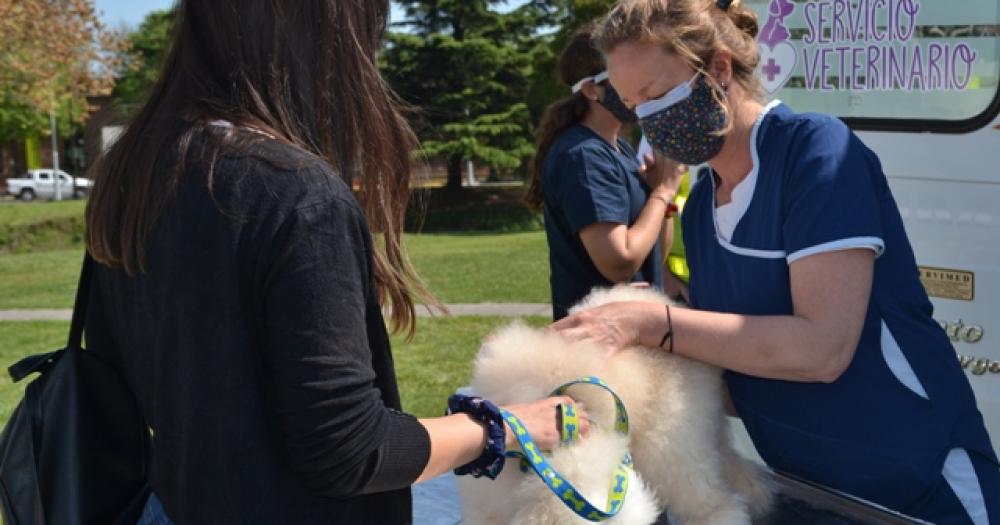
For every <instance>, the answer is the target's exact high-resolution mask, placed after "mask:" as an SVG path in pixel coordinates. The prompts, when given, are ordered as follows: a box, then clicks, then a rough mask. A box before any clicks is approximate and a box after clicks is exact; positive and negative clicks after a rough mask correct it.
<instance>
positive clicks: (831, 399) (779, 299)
mask: <svg viewBox="0 0 1000 525" xmlns="http://www.w3.org/2000/svg"><path fill="white" fill-rule="evenodd" d="M769 108H772V106H769ZM753 144H754V146H755V150H754V152H753V156H754V166H755V167H754V169H756V170H757V183H756V187H755V189H754V193H753V196H752V198H751V201H750V204H749V207H748V208H747V210H746V213H745V214H744V215H743V217H742V219H741V220H740V221H739V223H738V224H737V226H736V229H735V231H734V232H733V235H732V238H731V240H730V241H729V242H727V241H725V240H724V239H723V238H721V237H719V236H718V235H717V233H716V224H715V217H714V212H715V187H714V176H707V177H703V178H701V179H700V180H699V181H698V182H697V184H696V185H695V187H694V188H693V189H692V191H691V196H690V198H689V199H688V201H687V204H686V206H685V209H684V218H683V219H684V242H685V245H686V246H687V255H688V265H689V266H690V268H691V283H690V286H691V288H690V291H691V300H692V304H693V306H694V307H695V308H698V309H702V310H710V311H716V312H731V313H738V314H745V315H791V314H793V313H794V309H793V305H792V297H791V283H790V281H789V267H790V265H792V264H794V262H796V261H798V260H799V259H801V258H804V257H808V256H810V255H813V254H817V253H824V252H829V251H833V250H837V249H842V248H843V247H848V246H855V247H856V246H866V245H867V246H877V247H879V248H880V249H881V250H880V251H881V253H880V254H879V256H878V259H877V260H876V262H875V274H874V282H873V285H872V293H871V299H870V301H869V304H868V308H867V313H866V316H865V324H864V329H863V331H862V334H861V340H860V342H859V343H858V348H857V351H856V354H855V356H854V359H853V361H852V362H851V364H850V365H849V367H848V369H847V371H846V372H845V373H844V374H843V376H841V377H840V378H839V379H838V380H837V381H835V382H833V383H832V384H819V383H797V382H791V381H779V380H770V379H762V378H756V377H750V376H746V375H743V374H738V373H734V372H727V373H726V382H727V385H728V386H729V390H730V392H731V394H732V398H733V402H734V406H735V407H736V409H737V412H739V414H740V416H741V418H742V420H743V422H744V424H745V425H746V428H747V431H748V433H749V434H750V437H751V438H752V439H753V442H754V445H755V446H756V448H757V450H758V452H759V453H760V455H761V457H762V458H763V459H764V460H765V461H766V462H767V463H768V464H769V465H771V466H772V467H773V468H775V469H778V470H781V471H785V472H788V473H791V474H794V475H797V476H800V477H803V478H806V479H809V480H812V481H815V482H818V483H822V484H824V485H827V486H829V487H832V488H836V489H839V490H843V491H845V492H848V493H851V494H854V495H857V496H860V497H863V498H865V499H868V500H870V501H873V502H876V503H879V504H882V505H885V506H887V507H890V508H893V509H897V510H901V511H903V512H906V511H907V509H908V508H912V507H913V506H914V505H917V504H918V503H919V500H920V498H921V497H922V496H923V495H925V494H926V493H927V492H928V490H929V489H930V488H931V487H933V486H935V485H936V484H937V483H938V482H939V480H940V479H941V470H942V467H943V464H944V461H945V457H946V456H947V454H948V451H949V450H951V449H952V448H965V449H966V450H967V451H968V452H969V453H970V454H978V455H980V456H981V457H983V458H986V459H987V460H988V461H990V462H993V463H994V464H995V463H996V461H997V460H996V456H995V455H994V452H993V448H992V446H991V445H990V440H989V436H988V435H987V433H986V428H985V426H984V424H983V418H982V415H981V414H980V413H979V411H978V409H977V408H976V402H975V398H974V394H973V391H972V388H971V386H970V385H969V381H968V378H967V377H966V376H965V374H964V373H963V372H962V370H961V368H960V366H959V362H958V359H957V357H956V352H955V349H954V348H953V347H952V345H951V342H950V341H949V339H948V337H947V335H946V334H945V332H944V330H942V329H941V327H940V326H939V325H938V324H937V323H936V322H935V321H934V319H933V317H932V313H933V307H932V306H931V302H930V300H929V299H928V297H927V293H926V292H925V291H924V288H923V286H922V285H921V283H920V280H919V274H918V271H917V264H916V260H915V257H914V254H913V250H912V248H911V247H910V243H909V240H908V239H907V237H906V232H905V231H904V229H903V222H902V219H901V217H900V214H899V210H898V209H897V207H896V203H895V201H894V199H893V197H892V194H891V192H890V190H889V186H888V182H887V180H886V178H885V175H884V174H883V172H882V168H881V165H880V163H879V160H878V158H877V156H876V155H875V154H874V153H873V152H872V151H871V150H869V149H868V148H867V147H866V146H865V145H864V144H863V143H862V142H861V141H860V140H859V139H858V138H857V136H855V135H854V133H853V132H851V130H850V129H848V128H847V127H846V126H845V125H844V124H843V123H842V122H841V121H839V120H837V119H835V118H832V117H828V116H825V115H816V114H795V113H793V112H792V111H791V110H790V109H789V108H788V107H787V106H785V105H782V104H778V105H776V106H773V108H772V109H770V111H769V112H768V113H767V114H766V116H764V117H763V118H762V120H761V121H760V123H759V124H758V126H757V128H755V131H754V134H753ZM732 351H734V352H738V351H739V348H733V349H732ZM802 351H803V352H806V351H808V349H806V348H803V349H802Z"/></svg>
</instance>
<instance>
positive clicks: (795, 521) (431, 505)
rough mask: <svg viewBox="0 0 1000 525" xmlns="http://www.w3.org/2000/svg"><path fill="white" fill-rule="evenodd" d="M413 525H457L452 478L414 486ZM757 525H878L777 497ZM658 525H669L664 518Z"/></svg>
mask: <svg viewBox="0 0 1000 525" xmlns="http://www.w3.org/2000/svg"><path fill="white" fill-rule="evenodd" d="M413 523H414V525H459V524H461V523H462V513H461V509H460V507H459V502H458V487H457V485H456V484H455V477H454V476H453V475H451V474H446V475H443V476H440V477H438V478H435V479H433V480H431V481H428V482H426V483H422V484H420V485H416V486H414V487H413ZM757 523H758V524H759V525H802V524H803V523H810V524H814V525H862V524H868V523H878V522H872V521H868V520H865V521H858V520H855V519H853V518H848V517H844V516H841V515H838V514H835V513H833V512H829V511H826V510H819V509H817V508H815V507H813V506H812V505H810V504H809V503H807V502H805V501H802V500H797V499H793V498H790V497H788V496H785V495H783V494H782V495H779V496H778V499H777V501H776V505H775V509H774V511H772V512H771V514H770V515H769V516H768V517H767V518H765V519H762V520H759V521H758V522H757ZM660 525H669V520H667V519H665V518H664V519H663V520H661V522H660Z"/></svg>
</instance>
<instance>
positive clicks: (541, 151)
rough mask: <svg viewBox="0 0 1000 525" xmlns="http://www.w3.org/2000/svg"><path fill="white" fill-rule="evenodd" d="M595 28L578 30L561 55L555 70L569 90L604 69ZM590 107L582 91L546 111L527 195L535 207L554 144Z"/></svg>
mask: <svg viewBox="0 0 1000 525" xmlns="http://www.w3.org/2000/svg"><path fill="white" fill-rule="evenodd" d="M594 30H595V26H594V25H593V24H589V25H587V26H584V27H583V28H581V29H580V30H578V31H577V32H576V33H575V34H574V35H573V37H572V38H571V39H570V41H569V44H567V45H566V48H565V49H563V51H562V53H561V54H560V55H559V62H558V64H557V66H556V69H557V71H558V73H559V80H560V81H561V82H562V83H563V84H565V85H566V86H567V89H568V88H569V86H572V85H573V84H576V83H577V82H578V81H579V80H580V79H582V78H585V77H589V76H593V75H596V74H598V73H600V72H601V71H604V57H603V55H601V52H600V51H598V50H597V48H596V47H595V46H594V42H593V35H594ZM588 110H589V103H588V102H587V98H586V97H585V96H583V93H582V92H581V93H576V94H572V95H569V96H567V97H565V98H563V99H560V100H558V101H556V102H555V103H553V104H552V105H551V106H549V107H548V109H546V110H545V115H544V116H542V122H541V124H539V125H538V130H537V131H536V132H535V145H536V148H535V159H534V164H533V169H532V173H531V183H530V185H529V186H528V192H527V194H525V197H524V202H525V203H526V204H527V205H528V207H529V208H531V209H532V210H534V211H541V210H542V207H543V204H544V197H543V195H542V176H543V172H544V170H545V158H546V157H547V156H548V154H549V150H550V149H551V148H552V144H553V143H555V141H556V139H557V138H559V135H562V133H563V132H564V131H566V130H567V129H569V128H570V127H571V126H574V125H576V124H578V123H579V122H580V121H581V120H583V118H584V117H585V116H587V111H588Z"/></svg>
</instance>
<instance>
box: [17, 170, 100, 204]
mask: <svg viewBox="0 0 1000 525" xmlns="http://www.w3.org/2000/svg"><path fill="white" fill-rule="evenodd" d="M57 179H58V181H59V190H60V192H61V193H62V196H63V197H67V198H68V197H73V198H77V199H79V198H83V197H85V196H86V195H87V193H89V192H90V188H91V187H92V186H93V185H94V183H93V182H92V181H91V180H90V179H85V178H82V177H77V178H75V179H74V178H73V176H72V175H70V174H69V173H66V172H65V171H62V170H59V172H58V173H55V174H53V170H51V169H41V170H31V171H29V172H28V173H26V174H24V175H23V176H21V177H18V178H15V179H7V192H6V193H7V194H9V195H13V196H15V197H17V198H19V199H21V200H23V201H32V200H35V199H36V198H47V199H50V198H53V197H54V196H55V194H56V180H57Z"/></svg>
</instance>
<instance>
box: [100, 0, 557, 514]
mask: <svg viewBox="0 0 1000 525" xmlns="http://www.w3.org/2000/svg"><path fill="white" fill-rule="evenodd" d="M388 12H389V3H388V1H386V0H380V1H373V0H355V1H343V0H299V1H295V2H272V1H266V0H212V1H208V2H206V1H194V0H190V1H189V0H182V1H181V2H180V3H179V4H178V6H177V15H178V20H177V26H176V33H175V36H174V41H173V45H172V48H171V51H170V53H169V56H168V58H167V61H166V64H165V66H164V69H163V72H162V78H161V80H160V81H159V83H158V84H157V85H156V87H155V89H154V91H153V93H152V96H151V97H150V99H149V101H148V102H147V103H146V105H145V106H144V107H143V108H142V110H141V111H140V112H139V113H138V115H137V116H136V117H135V119H134V121H133V122H132V123H131V125H130V126H129V127H128V129H127V130H126V132H125V133H124V135H123V136H122V138H121V140H120V141H119V142H118V143H117V144H116V145H115V146H114V147H113V148H112V149H111V151H110V152H109V153H108V154H107V156H106V157H105V158H104V159H103V160H102V161H101V162H100V164H99V165H98V166H97V167H96V168H95V173H94V175H95V178H96V182H95V188H94V192H93V195H92V197H91V200H90V203H89V205H88V208H87V245H88V248H89V250H90V253H91V254H92V256H93V258H94V259H95V260H96V261H97V262H98V263H100V264H99V265H98V267H97V269H96V271H95V274H96V275H95V281H94V283H93V288H94V290H95V292H94V293H92V294H91V297H92V304H91V305H90V310H89V312H90V316H89V318H88V320H87V326H86V334H87V342H88V348H89V349H91V350H93V351H95V352H99V353H101V354H102V355H104V356H105V357H107V358H108V360H109V361H110V362H112V363H115V364H116V365H118V367H119V368H120V369H121V371H122V373H123V375H124V377H125V378H126V380H127V382H128V384H129V385H130V386H131V388H132V390H133V392H134V393H135V395H136V398H137V401H138V403H139V406H140V408H141V410H142V412H143V415H144V416H145V418H146V420H147V422H148V424H149V426H150V428H151V430H152V432H153V451H152V457H151V475H150V479H149V483H150V485H151V487H152V490H153V493H154V496H153V497H151V498H150V500H149V502H148V504H147V506H146V514H145V517H144V518H143V519H144V520H152V521H151V522H153V523H169V521H168V518H167V516H169V519H170V520H176V521H178V522H182V523H198V522H204V523H380V524H386V523H409V522H410V521H411V520H412V517H411V509H410V493H409V489H408V487H409V485H410V484H412V483H414V482H416V481H420V480H424V479H428V478H431V477H433V476H436V475H438V474H440V473H443V472H446V471H448V470H451V469H453V468H456V467H460V468H462V469H465V470H467V471H468V470H472V471H475V472H477V473H482V472H485V473H487V474H489V473H491V472H492V473H494V474H495V469H496V467H497V462H498V461H497V454H498V453H501V454H502V451H503V445H504V444H505V443H511V444H512V443H513V441H512V439H511V437H510V436H509V434H508V435H505V434H504V430H505V427H504V426H503V423H502V422H498V417H497V415H498V410H497V409H496V408H495V407H492V405H489V404H486V403H480V402H477V401H475V400H468V399H464V400H460V401H461V402H460V403H457V404H456V405H455V406H453V407H452V408H453V409H454V410H456V411H457V412H467V413H460V414H457V415H452V416H448V417H444V418H437V419H427V420H419V421H418V420H417V419H415V418H413V417H412V416H409V415H406V414H404V413H402V412H400V408H401V407H400V399H399V392H398V389H397V385H396V380H395V375H394V369H393V360H392V355H391V352H390V349H389V339H388V336H387V333H386V327H385V323H384V321H383V317H382V310H383V306H386V305H389V304H391V306H392V322H393V325H394V327H395V328H396V329H401V330H404V331H408V332H409V333H411V334H412V333H413V330H414V324H415V319H414V304H413V298H414V296H422V297H424V298H427V299H428V301H432V299H431V298H430V297H429V295H428V294H427V292H426V291H425V290H424V288H423V287H422V286H421V285H420V284H419V281H418V280H417V278H416V275H415V274H414V272H413V270H412V269H411V267H410V265H409V263H408V262H407V258H406V255H405V253H404V251H403V248H402V242H401V235H402V224H403V211H404V207H405V205H406V202H407V198H408V193H409V189H408V184H409V175H410V154H411V152H412V150H413V149H414V147H415V146H416V143H415V139H414V136H413V134H412V132H411V131H410V128H409V127H408V126H407V123H406V121H405V120H404V119H403V117H401V115H400V112H399V111H398V109H397V105H396V102H395V100H394V98H393V96H392V94H391V92H390V91H389V89H388V88H387V87H386V85H385V83H384V82H383V80H382V78H381V77H380V76H379V71H378V68H377V60H376V53H377V51H378V49H379V48H380V46H381V44H382V36H383V32H384V30H385V24H386V18H387V16H388ZM352 186H355V187H357V188H359V189H358V191H357V192H356V193H354V192H352V189H351V188H352ZM373 235H378V236H380V237H381V240H380V241H379V242H376V240H375V239H374V238H373ZM442 401H444V400H442ZM569 402H571V401H570V400H569V399H568V398H559V399H548V400H543V401H539V402H536V403H532V404H528V405H521V406H516V407H509V409H510V410H511V411H512V412H514V413H516V414H518V415H519V416H520V417H521V418H522V419H523V420H524V422H525V423H526V425H527V426H528V428H529V429H530V431H531V432H532V434H533V435H534V437H535V438H536V440H537V441H539V443H540V444H541V446H543V447H550V446H552V445H553V444H554V443H555V442H556V441H557V440H558V431H557V429H556V426H555V416H556V410H557V408H556V407H557V404H558V403H569ZM491 469H492V471H491Z"/></svg>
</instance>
